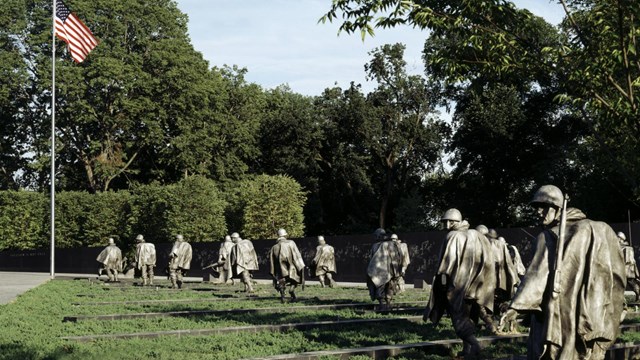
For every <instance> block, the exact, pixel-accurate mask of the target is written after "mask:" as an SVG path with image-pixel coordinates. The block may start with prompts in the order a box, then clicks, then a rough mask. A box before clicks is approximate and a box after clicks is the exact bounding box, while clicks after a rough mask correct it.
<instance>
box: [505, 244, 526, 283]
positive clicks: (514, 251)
mask: <svg viewBox="0 0 640 360" xmlns="http://www.w3.org/2000/svg"><path fill="white" fill-rule="evenodd" d="M507 248H508V249H509V254H511V260H513V266H514V268H515V269H516V273H517V274H518V277H519V278H520V279H521V280H522V277H523V276H524V273H525V272H526V271H527V268H525V267H524V263H522V258H521V257H520V252H519V251H518V248H517V247H516V246H515V245H508V246H507Z"/></svg>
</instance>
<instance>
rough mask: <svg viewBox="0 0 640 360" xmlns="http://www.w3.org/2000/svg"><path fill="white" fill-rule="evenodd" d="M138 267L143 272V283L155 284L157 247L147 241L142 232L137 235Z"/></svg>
mask: <svg viewBox="0 0 640 360" xmlns="http://www.w3.org/2000/svg"><path fill="white" fill-rule="evenodd" d="M136 242H137V244H136V268H137V269H138V270H139V271H140V272H141V273H142V285H143V286H144V285H153V268H154V267H155V266H156V247H155V245H153V244H152V243H149V242H146V241H145V240H144V236H142V235H141V234H140V235H138V236H136Z"/></svg>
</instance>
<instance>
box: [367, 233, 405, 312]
mask: <svg viewBox="0 0 640 360" xmlns="http://www.w3.org/2000/svg"><path fill="white" fill-rule="evenodd" d="M373 236H374V238H375V240H376V243H374V244H373V246H372V247H371V253H370V259H369V265H368V266H367V287H368V288H369V296H370V297H371V300H377V301H378V304H379V310H389V309H390V307H391V301H392V300H393V296H394V295H395V294H397V293H398V291H399V290H400V288H399V280H400V277H401V276H402V265H401V264H402V253H401V250H400V246H398V243H397V242H395V241H393V240H391V239H386V238H385V237H386V232H385V231H384V229H377V230H376V231H375V232H374V233H373Z"/></svg>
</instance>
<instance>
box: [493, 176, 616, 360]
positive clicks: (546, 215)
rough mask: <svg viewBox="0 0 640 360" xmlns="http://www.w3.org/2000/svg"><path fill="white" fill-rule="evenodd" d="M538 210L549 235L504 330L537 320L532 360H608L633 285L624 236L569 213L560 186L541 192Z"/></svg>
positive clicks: (542, 238) (541, 239) (535, 203)
mask: <svg viewBox="0 0 640 360" xmlns="http://www.w3.org/2000/svg"><path fill="white" fill-rule="evenodd" d="M530 204H531V206H532V207H533V208H534V209H535V210H536V213H537V215H538V218H539V220H540V223H541V225H542V226H543V228H544V230H543V231H542V232H541V233H540V234H539V235H538V237H537V239H536V244H535V245H534V247H533V248H534V250H535V253H534V255H533V259H532V260H531V264H530V265H529V268H528V269H527V272H526V274H525V276H524V279H523V280H522V283H521V284H520V286H519V288H518V291H517V292H516V295H515V297H514V298H513V300H512V301H511V304H510V306H509V310H508V311H507V312H506V314H505V315H504V316H503V317H502V321H501V325H502V324H504V323H505V322H506V321H513V320H515V318H516V316H517V314H518V313H519V312H520V313H525V314H528V315H530V319H531V327H530V329H529V337H528V342H527V348H528V349H527V350H528V351H527V359H530V360H533V359H551V360H555V359H591V360H593V359H604V356H605V352H606V350H607V348H609V346H610V345H611V344H613V342H614V341H615V339H616V337H617V335H618V333H619V326H620V319H621V314H622V311H623V304H624V288H625V285H626V274H625V267H624V259H623V258H622V252H621V251H620V248H619V245H618V241H617V238H616V233H615V232H614V231H613V229H611V227H610V226H609V225H607V224H605V223H603V222H597V221H592V220H588V219H587V217H586V216H585V215H584V214H583V213H582V211H580V210H578V209H575V208H567V206H566V204H567V198H566V197H565V196H564V195H563V194H562V191H561V190H560V189H559V188H558V187H556V186H553V185H544V186H542V187H540V188H539V189H538V190H537V191H536V193H535V194H534V196H533V200H532V201H531V203H530Z"/></svg>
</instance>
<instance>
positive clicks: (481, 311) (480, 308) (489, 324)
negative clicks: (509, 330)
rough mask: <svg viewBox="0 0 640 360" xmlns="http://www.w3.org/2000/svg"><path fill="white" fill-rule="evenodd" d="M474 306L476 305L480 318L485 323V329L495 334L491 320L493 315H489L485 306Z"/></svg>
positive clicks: (494, 327) (494, 326)
mask: <svg viewBox="0 0 640 360" xmlns="http://www.w3.org/2000/svg"><path fill="white" fill-rule="evenodd" d="M476 306H477V307H478V311H479V315H480V318H481V319H482V321H484V323H485V324H486V325H487V330H489V332H490V333H492V334H493V335H495V334H497V333H498V332H497V330H496V325H495V324H494V322H493V317H491V315H490V314H489V312H488V311H487V308H485V307H484V306H482V305H476ZM476 320H477V319H476Z"/></svg>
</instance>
